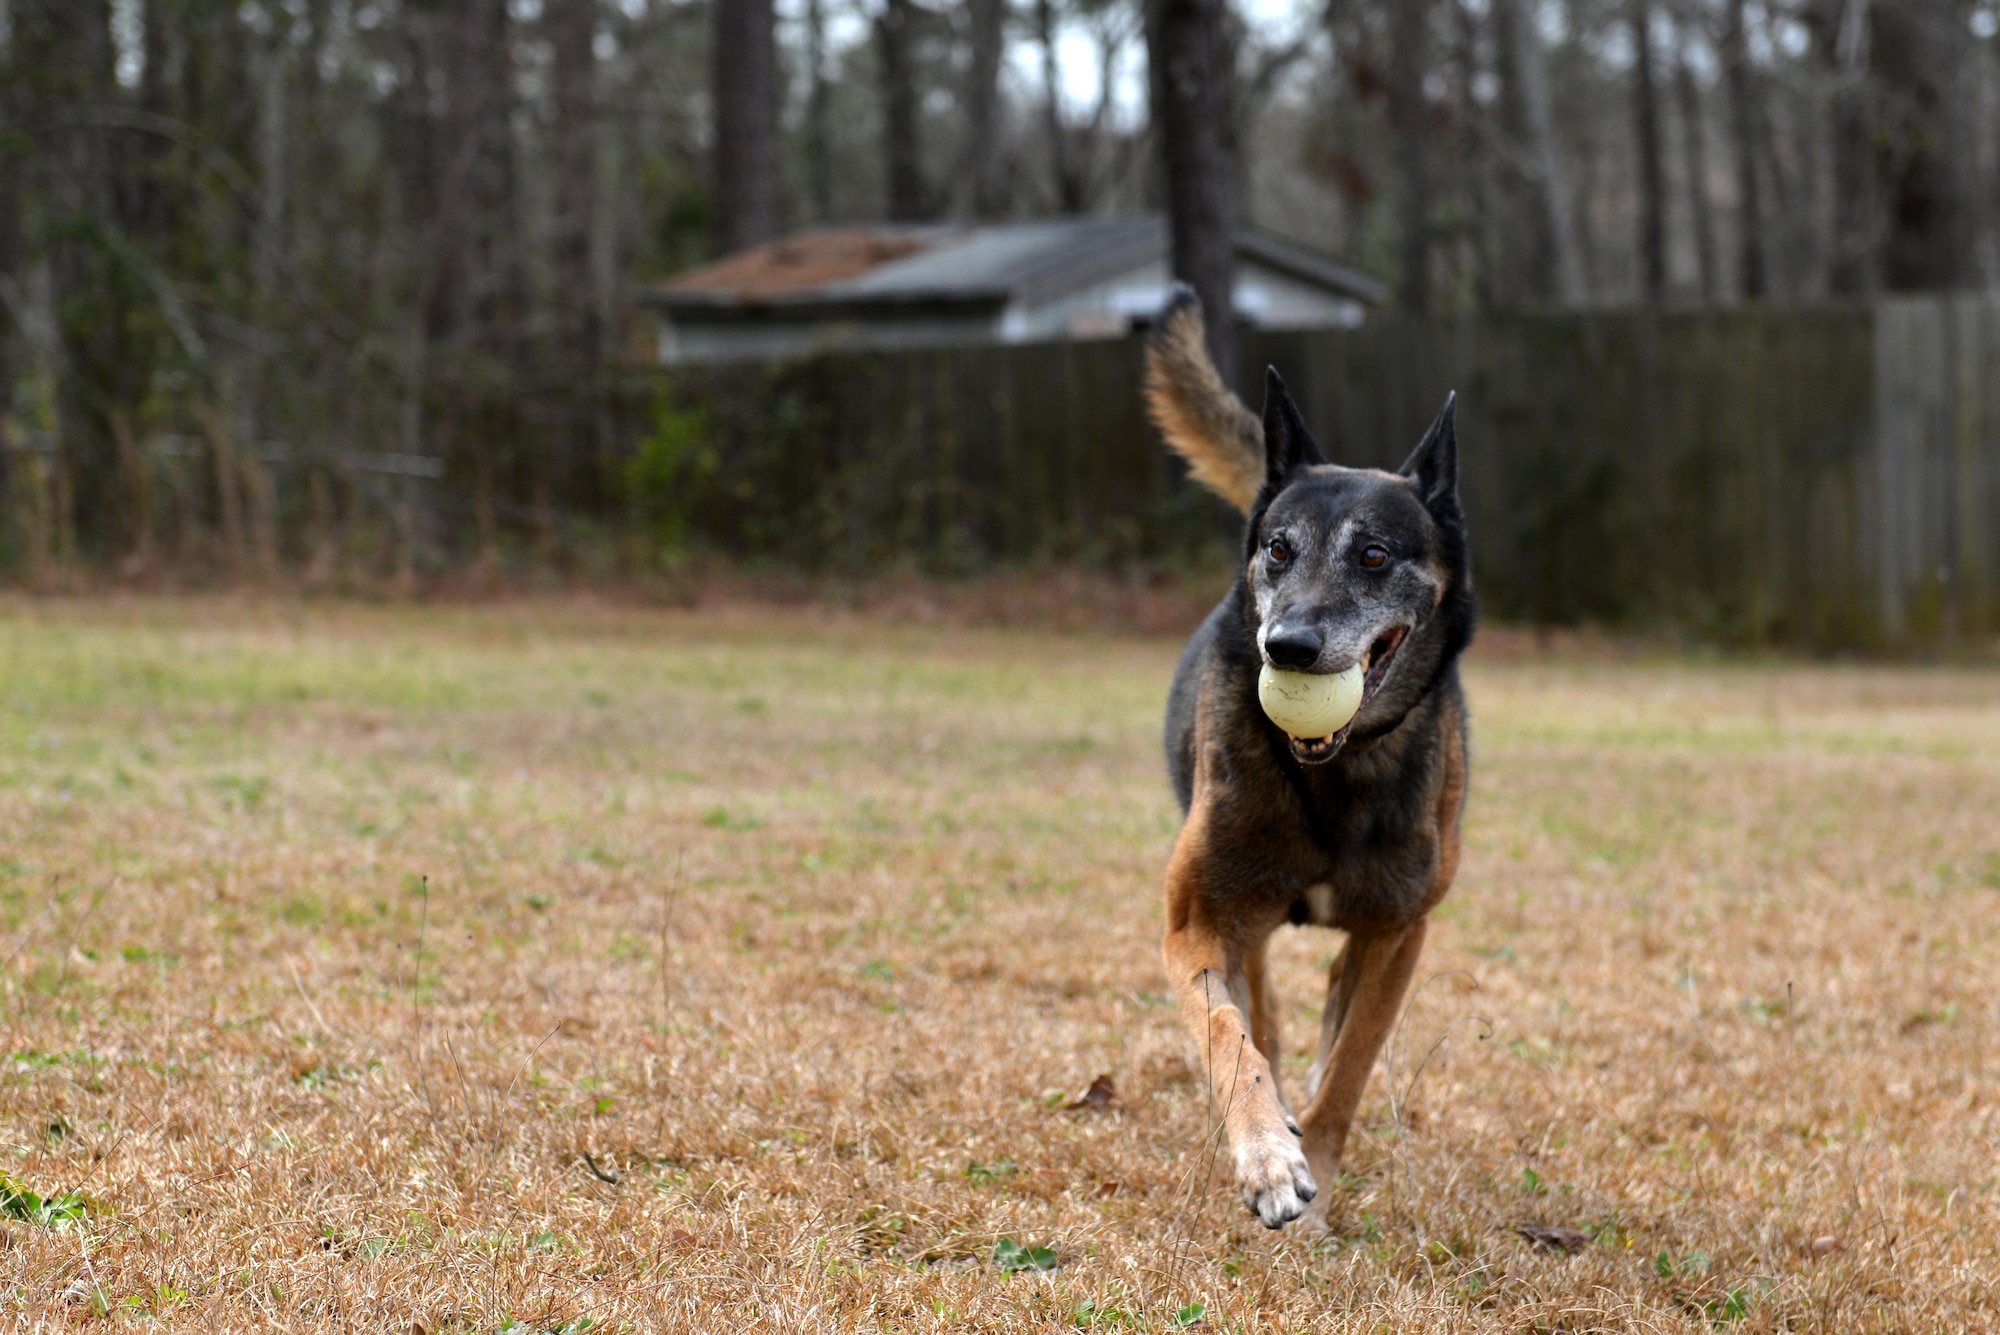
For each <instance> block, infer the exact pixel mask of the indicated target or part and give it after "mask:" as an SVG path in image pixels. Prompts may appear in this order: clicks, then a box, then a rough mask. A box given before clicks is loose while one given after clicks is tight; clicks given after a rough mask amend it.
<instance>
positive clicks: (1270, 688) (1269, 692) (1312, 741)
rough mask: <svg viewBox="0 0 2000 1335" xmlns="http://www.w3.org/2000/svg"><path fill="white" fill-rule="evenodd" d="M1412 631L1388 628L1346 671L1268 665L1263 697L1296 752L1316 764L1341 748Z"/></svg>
mask: <svg viewBox="0 0 2000 1335" xmlns="http://www.w3.org/2000/svg"><path fill="white" fill-rule="evenodd" d="M1407 634H1408V629H1407V628H1406V627H1402V626H1397V627H1394V628H1392V629H1390V630H1388V631H1386V632H1384V633H1383V634H1382V635H1380V636H1378V637H1376V640H1375V642H1374V643H1373V644H1371V645H1369V646H1368V652H1367V653H1365V654H1363V655H1362V656H1361V659H1360V661H1359V662H1357V663H1355V664H1354V665H1353V666H1352V667H1350V668H1348V669H1347V670H1346V671H1345V672H1293V671H1290V670H1288V669H1286V668H1277V667H1272V666H1271V665H1270V664H1269V663H1266V664H1264V665H1263V667H1262V669H1261V670H1259V672H1258V673H1257V702H1258V703H1259V704H1260V705H1262V706H1263V707H1264V714H1265V716H1266V717H1267V718H1269V719H1270V720H1271V722H1273V723H1275V724H1277V725H1278V727H1280V728H1281V729H1283V730H1284V732H1285V735H1286V736H1288V737H1289V738H1291V743H1292V754H1293V755H1294V756H1296V757H1297V758H1298V759H1300V760H1302V761H1306V762H1308V763H1315V762H1318V761H1322V760H1328V759H1331V758H1332V757H1333V755H1334V754H1335V753H1336V752H1337V751H1339V749H1340V744H1341V743H1342V742H1344V741H1345V740H1346V739H1347V738H1346V734H1347V728H1348V725H1349V724H1351V723H1353V721H1354V716H1355V715H1356V714H1358V713H1360V712H1361V707H1362V706H1363V705H1364V704H1366V703H1367V702H1368V697H1370V696H1372V695H1373V694H1374V693H1375V690H1376V688H1377V687H1379V686H1380V685H1381V684H1382V678H1383V677H1384V676H1385V675H1386V674H1387V673H1388V670H1389V660H1390V658H1392V657H1393V656H1394V655H1395V652H1396V650H1397V649H1399V648H1401V647H1402V643H1403V639H1404V637H1405V636H1406V635H1407Z"/></svg>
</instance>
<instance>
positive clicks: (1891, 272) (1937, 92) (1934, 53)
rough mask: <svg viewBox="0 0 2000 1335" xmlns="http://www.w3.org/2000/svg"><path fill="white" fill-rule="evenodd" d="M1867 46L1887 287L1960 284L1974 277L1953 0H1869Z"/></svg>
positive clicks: (1973, 192) (1971, 157)
mask: <svg viewBox="0 0 2000 1335" xmlns="http://www.w3.org/2000/svg"><path fill="white" fill-rule="evenodd" d="M1871 12H1872V17H1873V31H1872V33H1871V34H1870V52H1871V59H1872V68H1873V73H1874V75H1875V80H1876V85H1877V88H1878V89H1879V92H1880V96H1881V98H1882V103H1883V116H1882V120H1881V123H1880V124H1879V126H1878V127H1877V135H1876V139H1877V142H1878V143H1879V144H1880V145H1881V150H1880V158H1879V164H1880V171H1881V174H1882V186H1883V204H1884V207H1885V208H1886V210H1887V214H1888V220H1889V226H1888V227H1887V229H1886V230H1885V232H1884V235H1883V242H1882V251H1881V273H1882V281H1883V283H1884V285H1885V286H1887V287H1889V288H1891V289H1902V290H1907V289H1921V288H1952V287H1964V286H1967V285H1969V284H1971V283H1972V282H1974V281H1976V279H1977V277H1978V224H1977V221H1976V217H1975V213H1974V209H1975V201H1976V199H1977V197H1978V195H1977V185H1976V183H1975V181H1976V173H1977V170H1978V166H1977V163H1978V155H1977V153H1976V151H1975V150H1974V148H1973V145H1972V138H1973V135H1972V130H1971V126H1970V125H1969V123H1968V117H1969V115H1970V109H1971V107H1972V106H1973V105H1975V104H1976V101H1977V99H1976V98H1975V97H1974V96H1973V95H1972V89H1971V86H1970V79H1969V73H1970V71H1969V61H1968V58H1967V53H1968V50H1969V43H1968V42H1967V41H1966V32H1965V11H1964V7H1963V5H1962V3H1961V0H1904V2H1903V3H1899V4H1886V3H1885V4H1878V5H1875V6H1873V7H1872V11H1871Z"/></svg>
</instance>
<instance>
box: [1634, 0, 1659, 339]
mask: <svg viewBox="0 0 2000 1335" xmlns="http://www.w3.org/2000/svg"><path fill="white" fill-rule="evenodd" d="M1631 4H1632V10H1631V13H1632V53H1633V60H1632V122H1633V126H1634V128H1635V129H1636V130H1637V131H1638V136H1639V268H1640V274H1641V277H1642V279H1643V281H1644V284H1645V293H1646V300H1647V301H1650V302H1654V303H1658V302H1659V301H1661V300H1663V299H1664V298H1665V297H1666V295H1667V186H1666V171H1665V168H1664V167H1663V165H1662V163H1661V156H1660V103H1659V96H1658V94H1657V92H1656V88H1655V84H1654V80H1653V6H1652V4H1651V3H1650V0H1631Z"/></svg>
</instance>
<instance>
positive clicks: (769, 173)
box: [710, 0, 778, 255]
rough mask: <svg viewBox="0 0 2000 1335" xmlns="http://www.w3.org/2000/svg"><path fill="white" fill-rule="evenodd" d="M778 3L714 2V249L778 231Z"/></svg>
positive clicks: (722, 251)
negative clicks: (776, 18) (776, 10)
mask: <svg viewBox="0 0 2000 1335" xmlns="http://www.w3.org/2000/svg"><path fill="white" fill-rule="evenodd" d="M774 22H775V21H774V16H773V13H772V0H715V65H714V73H713V78H712V80H711V82H710V87H711V89H712V90H713V94H714V97H715V250H716V253H717V254H719V255H726V254H728V253H729V252H731V251H735V250H742V249H743V248H744V247H745V246H754V245H756V244H757V243H758V242H760V241H768V240H769V239H770V238H771V237H773V236H775V235H777V231H778V57H777V38H776V33H775V30H774Z"/></svg>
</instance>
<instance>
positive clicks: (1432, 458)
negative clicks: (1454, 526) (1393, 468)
mask: <svg viewBox="0 0 2000 1335" xmlns="http://www.w3.org/2000/svg"><path fill="white" fill-rule="evenodd" d="M1457 413H1458V395H1457V393H1456V392H1454V393H1450V394H1447V395H1445V396H1444V407H1443V408H1442V409H1440V410H1439V412H1438V415H1437V421H1435V422H1432V423H1431V429H1430V430H1429V431H1426V432H1424V438H1423V439H1422V440H1420V441H1418V442H1417V448H1416V449H1415V450H1412V451H1411V452H1410V457H1409V458H1408V459H1406V460H1404V462H1403V467H1402V469H1401V472H1402V475H1403V476H1404V477H1407V478H1412V479H1414V480H1415V482H1416V484H1417V495H1418V496H1420V497H1422V498H1423V502H1424V507H1425V508H1426V509H1428V510H1429V511H1430V512H1431V513H1432V514H1434V515H1441V516H1442V515H1456V514H1457V513H1458V426H1457Z"/></svg>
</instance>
